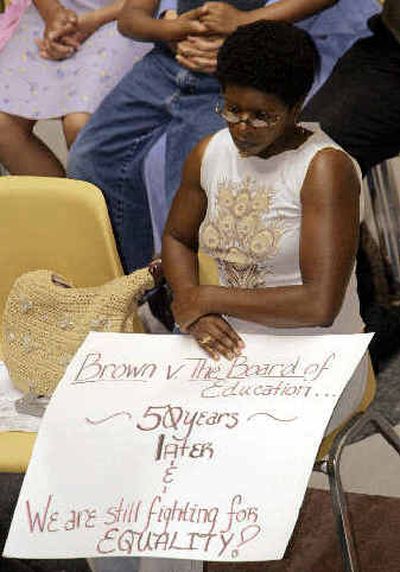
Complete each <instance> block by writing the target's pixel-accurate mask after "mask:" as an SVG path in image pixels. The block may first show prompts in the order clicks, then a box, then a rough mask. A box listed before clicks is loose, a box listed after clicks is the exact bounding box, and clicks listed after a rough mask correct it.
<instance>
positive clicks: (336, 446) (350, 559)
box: [314, 409, 400, 572]
mask: <svg viewBox="0 0 400 572" xmlns="http://www.w3.org/2000/svg"><path fill="white" fill-rule="evenodd" d="M369 423H371V424H373V425H374V426H375V428H376V429H377V432H378V433H380V434H381V435H382V437H383V438H384V439H385V441H387V442H388V443H389V445H391V446H392V447H393V448H394V449H395V451H397V453H398V454H399V455H400V437H399V436H398V435H397V433H396V431H395V430H394V429H393V426H392V425H391V423H390V422H389V421H388V420H387V419H386V418H385V417H383V416H382V415H381V414H380V413H377V412H375V411H372V410H371V409H367V410H366V411H365V412H364V413H359V414H357V415H355V416H354V417H352V419H351V420H350V421H349V422H348V423H347V424H346V426H345V427H344V429H342V431H340V432H339V433H338V434H337V435H336V438H335V439H334V441H333V443H332V446H331V448H330V450H329V452H328V454H327V456H326V457H325V458H324V459H322V460H320V461H316V462H315V464H314V471H317V472H319V473H323V474H325V475H327V477H328V479H329V489H330V495H331V500H332V508H333V512H334V515H335V519H336V530H337V533H338V537H339V542H340V547H341V553H342V558H343V570H344V572H361V568H360V564H359V558H358V554H357V548H356V543H355V540H354V534H353V530H352V525H351V519H350V516H349V512H348V506H347V501H346V497H345V492H344V489H343V484H342V479H341V476H340V467H341V465H340V462H341V456H342V453H343V449H344V448H345V447H346V445H347V444H348V441H349V440H350V438H352V437H354V436H356V435H357V433H359V432H360V431H361V430H362V429H363V428H364V427H365V426H366V425H368V424H369Z"/></svg>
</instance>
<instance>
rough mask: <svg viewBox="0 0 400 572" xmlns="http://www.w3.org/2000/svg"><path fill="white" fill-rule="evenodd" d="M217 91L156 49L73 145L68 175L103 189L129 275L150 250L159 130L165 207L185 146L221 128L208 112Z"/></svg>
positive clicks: (208, 79)
mask: <svg viewBox="0 0 400 572" xmlns="http://www.w3.org/2000/svg"><path fill="white" fill-rule="evenodd" d="M219 91H220V88H219V84H218V82H217V80H216V79H215V77H213V76H210V75H206V74H199V73H192V72H190V71H189V70H186V69H185V68H183V67H182V66H180V65H179V64H178V63H177V62H176V60H175V59H174V57H173V55H172V54H171V53H170V52H169V51H167V49H166V48H163V47H161V46H157V47H155V48H154V49H153V50H152V51H151V52H150V53H149V54H147V55H146V56H145V57H144V58H143V60H141V61H140V62H138V63H137V64H136V65H135V66H134V67H133V68H132V70H131V71H130V72H129V73H128V74H127V75H126V76H125V77H124V78H123V79H122V80H121V81H120V83H119V84H118V85H117V86H116V87H115V88H114V90H113V91H112V92H111V93H110V94H109V95H108V96H107V97H106V98H105V99H104V100H103V102H102V103H101V105H100V107H99V108H98V109H97V111H96V112H95V113H94V115H93V116H92V118H91V119H90V121H89V122H88V124H87V125H86V127H85V128H84V129H83V130H82V131H81V133H80V135H79V136H78V138H77V140H76V142H75V143H74V145H73V147H72V149H71V152H70V157H69V166H68V175H69V176H70V177H72V178H76V179H83V180H85V181H90V182H92V183H94V184H95V185H96V186H98V187H99V188H100V189H101V190H102V192H103V194H104V197H105V199H106V202H107V206H108V209H109V213H110V217H111V222H112V225H113V229H114V234H115V237H116V241H117V246H118V249H119V252H120V256H121V260H122V264H123V266H124V269H125V270H126V271H127V272H131V271H133V270H135V269H136V268H140V267H143V266H145V265H146V264H147V263H148V262H149V260H150V258H151V256H152V254H153V238H152V228H151V218H150V212H149V204H148V197H147V192H146V185H145V180H144V160H145V158H146V155H147V154H148V152H149V150H150V149H151V148H152V147H153V145H154V144H155V143H156V141H157V140H158V139H159V138H160V137H161V136H162V135H163V134H165V135H166V156H165V160H166V165H165V193H166V201H167V204H170V203H171V201H172V199H173V197H174V195H175V192H176V190H177V188H178V186H179V183H180V179H181V172H182V167H183V163H184V160H185V158H186V156H187V155H188V153H189V151H190V150H191V149H192V148H193V147H194V145H195V144H196V143H197V142H198V141H199V140H200V139H202V138H203V137H205V136H206V135H208V134H210V133H213V132H215V131H217V130H219V129H221V128H222V127H224V125H225V124H224V121H223V120H222V119H221V118H220V117H219V116H218V115H217V114H216V113H215V112H214V108H215V105H216V103H217V101H218V98H219ZM162 192H164V190H163V191H162Z"/></svg>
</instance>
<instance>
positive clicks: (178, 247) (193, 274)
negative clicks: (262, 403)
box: [162, 137, 244, 359]
mask: <svg viewBox="0 0 400 572" xmlns="http://www.w3.org/2000/svg"><path fill="white" fill-rule="evenodd" d="M209 139H210V137H207V138H205V139H203V140H202V141H201V142H200V143H199V144H198V145H197V146H196V147H195V148H194V150H193V151H192V152H191V153H190V155H189V156H188V158H187V160H186V162H185V167H184V170H183V176H182V183H181V186H180V188H179V190H178V192H177V194H176V196H175V199H174V201H173V204H172V207H171V210H170V213H169V215H168V220H167V223H166V226H165V231H164V236H163V251H162V259H163V268H164V272H165V275H166V278H167V280H168V282H169V284H170V286H171V287H172V290H173V293H174V303H173V310H174V311H175V304H178V305H179V303H180V302H179V300H181V301H186V300H189V299H190V298H191V294H192V292H193V291H194V290H200V289H201V287H199V274H198V259H197V251H198V234H199V228H200V224H201V222H202V220H203V218H204V216H205V212H206V208H207V198H206V195H205V193H204V191H203V189H202V188H201V184H200V168H201V161H202V157H203V153H204V150H205V148H206V146H207V144H208V141H209ZM197 318H198V319H197V320H196V322H195V323H194V324H191V325H190V326H189V327H188V328H187V330H186V331H188V332H189V333H190V334H191V335H192V336H193V337H194V338H195V339H196V340H197V341H198V342H199V344H200V345H201V347H202V348H203V349H204V351H206V352H207V353H208V354H209V355H210V356H211V357H212V358H214V359H219V356H220V355H223V356H225V357H226V358H227V359H232V358H233V357H234V355H238V354H239V353H240V352H241V350H242V348H243V347H244V343H243V340H242V339H241V338H240V337H239V336H238V335H237V333H236V332H235V331H234V329H233V328H232V327H231V326H230V325H229V324H228V323H227V322H226V320H225V319H224V318H223V317H222V316H220V315H218V313H212V314H211V313H210V314H208V315H206V316H200V317H199V316H197Z"/></svg>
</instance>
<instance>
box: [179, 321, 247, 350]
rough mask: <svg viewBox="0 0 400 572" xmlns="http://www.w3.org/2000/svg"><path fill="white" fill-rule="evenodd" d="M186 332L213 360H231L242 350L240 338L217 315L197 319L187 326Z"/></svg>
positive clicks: (242, 343)
mask: <svg viewBox="0 0 400 572" xmlns="http://www.w3.org/2000/svg"><path fill="white" fill-rule="evenodd" d="M188 332H189V333H190V335H192V336H193V337H194V339H195V340H196V341H197V343H198V344H199V346H200V347H201V348H202V349H203V350H204V351H205V352H207V353H208V355H210V356H211V357H212V359H214V360H219V358H220V357H221V356H223V357H225V358H226V359H229V360H231V359H233V358H234V357H235V356H238V355H240V353H241V352H242V349H243V348H244V342H243V340H242V338H240V337H239V335H238V334H237V333H236V332H235V330H234V329H233V328H232V326H231V325H230V324H228V322H227V321H226V320H224V318H222V317H221V316H219V315H217V314H209V315H207V316H203V317H202V318H199V319H198V320H197V321H196V322H194V324H192V325H191V326H189V328H188Z"/></svg>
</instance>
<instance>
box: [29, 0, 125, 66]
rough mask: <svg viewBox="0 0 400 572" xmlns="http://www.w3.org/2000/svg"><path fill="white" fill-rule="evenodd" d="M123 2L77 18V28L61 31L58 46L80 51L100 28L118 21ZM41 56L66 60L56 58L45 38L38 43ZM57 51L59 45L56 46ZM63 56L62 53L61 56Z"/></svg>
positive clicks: (50, 44)
mask: <svg viewBox="0 0 400 572" xmlns="http://www.w3.org/2000/svg"><path fill="white" fill-rule="evenodd" d="M122 5H123V0H116V1H115V2H113V3H112V4H109V5H108V6H104V7H102V8H98V9H97V10H90V11H88V12H84V13H82V14H79V15H78V16H77V19H76V21H74V22H75V26H74V27H73V28H72V27H70V28H69V29H66V28H64V29H63V30H62V29H61V30H60V32H59V34H57V38H56V40H57V44H59V45H60V46H61V47H62V46H64V47H70V48H72V53H70V54H69V55H72V54H73V52H74V51H75V50H77V49H79V47H80V45H81V44H82V43H83V42H84V41H85V40H87V39H88V38H89V37H90V36H91V35H92V34H94V33H95V32H96V30H98V29H99V28H101V27H102V26H104V25H105V24H108V23H109V22H112V21H114V20H116V19H117V18H118V16H119V12H120V10H121V8H122ZM37 44H38V46H39V49H40V55H41V56H42V57H43V58H45V59H64V58H63V57H54V46H53V44H52V43H51V42H50V41H49V39H48V38H46V37H44V38H43V39H42V40H39V41H38V42H37ZM55 47H56V49H57V47H58V45H56V46H55ZM60 56H62V53H61V54H60Z"/></svg>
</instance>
